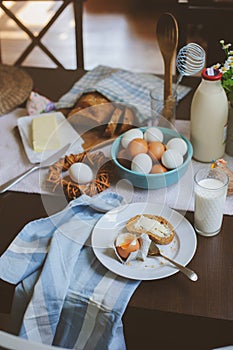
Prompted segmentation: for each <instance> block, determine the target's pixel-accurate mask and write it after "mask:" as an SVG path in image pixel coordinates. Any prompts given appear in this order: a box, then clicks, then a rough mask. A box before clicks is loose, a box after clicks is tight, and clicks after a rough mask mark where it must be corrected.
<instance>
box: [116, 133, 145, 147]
mask: <svg viewBox="0 0 233 350" xmlns="http://www.w3.org/2000/svg"><path fill="white" fill-rule="evenodd" d="M133 139H143V132H142V130H140V129H130V130H128V131H126V132H125V133H124V135H123V136H122V139H121V145H122V147H124V148H127V147H128V144H129V143H130V142H131V141H132V140H133Z"/></svg>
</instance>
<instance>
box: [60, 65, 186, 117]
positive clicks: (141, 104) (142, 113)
mask: <svg viewBox="0 0 233 350" xmlns="http://www.w3.org/2000/svg"><path fill="white" fill-rule="evenodd" d="M163 86H164V81H163V79H161V78H159V77H157V76H155V75H153V74H149V73H134V72H130V71H127V70H124V69H112V68H110V67H107V66H97V67H96V68H94V69H93V70H91V71H89V72H88V73H86V74H85V75H84V76H83V77H82V78H81V79H80V80H79V81H77V82H76V83H75V84H74V85H73V87H72V88H71V89H70V91H68V92H67V93H66V94H65V95H63V96H62V97H61V98H60V100H59V101H58V102H57V104H56V108H57V109H60V108H70V107H73V106H74V104H75V102H76V101H77V99H78V98H79V97H80V96H81V95H82V94H83V93H85V92H91V91H98V92H99V93H101V94H103V95H104V96H106V97H107V98H108V99H109V100H110V101H116V102H121V103H126V104H128V105H131V106H134V107H136V108H137V110H138V112H139V118H140V119H141V120H140V121H141V122H143V121H144V120H145V119H147V118H148V117H149V116H150V91H151V90H152V89H157V90H158V97H161V98H162V97H163ZM189 91H190V88H189V87H187V86H183V85H179V86H178V90H177V100H178V101H179V100H181V99H182V98H183V97H184V96H185V95H186V94H187V93H188V92H189Z"/></svg>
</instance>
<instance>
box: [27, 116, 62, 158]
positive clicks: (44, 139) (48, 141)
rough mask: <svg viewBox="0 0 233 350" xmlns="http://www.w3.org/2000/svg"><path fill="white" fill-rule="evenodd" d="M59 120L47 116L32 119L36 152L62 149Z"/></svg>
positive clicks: (33, 144) (33, 143)
mask: <svg viewBox="0 0 233 350" xmlns="http://www.w3.org/2000/svg"><path fill="white" fill-rule="evenodd" d="M58 131H59V130H58V124H57V118H56V115H54V114H52V113H51V114H50V113H48V114H45V115H42V116H39V117H36V118H33V119H32V146H33V150H34V151H35V152H43V151H46V150H55V149H58V148H60V147H61V143H60V139H59V132H58Z"/></svg>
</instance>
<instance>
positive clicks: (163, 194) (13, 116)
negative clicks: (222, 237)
mask: <svg viewBox="0 0 233 350" xmlns="http://www.w3.org/2000/svg"><path fill="white" fill-rule="evenodd" d="M24 115H25V109H22V108H21V109H20V108H19V109H16V110H15V111H14V112H11V113H9V114H7V115H5V116H2V117H1V118H0V140H1V142H0V154H1V157H0V169H1V171H0V185H1V184H3V183H5V182H6V181H8V180H10V179H11V178H13V177H15V176H16V175H19V174H20V173H22V172H23V171H25V170H26V169H28V168H30V167H31V166H32V164H30V163H29V161H28V159H27V156H26V154H25V151H24V148H23V146H22V142H21V139H20V136H19V134H18V131H17V128H16V125H17V119H18V118H19V117H20V116H24ZM176 129H177V130H178V132H179V133H181V134H183V135H184V136H186V137H187V138H189V133H190V122H189V121H184V120H177V121H176ZM103 151H104V153H105V154H106V156H110V146H108V147H105V148H104V149H103ZM224 159H226V160H227V165H228V166H229V168H230V169H232V170H233V157H229V156H227V155H225V156H224ZM202 166H206V164H203V163H200V162H197V161H195V160H193V159H192V161H191V163H190V166H189V168H188V170H187V172H186V173H185V175H184V176H183V177H182V178H181V179H180V181H179V182H178V183H177V184H174V185H172V186H169V187H167V188H164V189H160V190H150V191H146V190H143V189H139V188H133V187H132V186H129V184H127V183H126V182H124V181H122V180H121V181H118V182H117V183H116V184H114V185H113V186H112V187H111V188H110V191H116V192H117V193H119V194H120V195H123V196H124V198H125V199H126V201H127V202H128V203H131V202H141V201H151V200H152V201H154V200H155V198H156V201H158V202H160V203H161V202H163V203H166V204H167V205H168V206H170V207H171V208H173V209H179V210H182V211H187V210H191V211H193V207H194V200H193V176H194V173H195V172H196V171H197V170H198V168H200V167H202ZM47 173H48V169H41V170H40V171H36V172H34V173H32V174H30V175H29V176H27V177H26V178H25V179H24V180H22V181H20V182H19V183H18V184H17V185H15V186H14V187H12V188H11V190H13V191H22V192H28V193H41V194H51V192H48V190H47V189H46V187H45V180H46V176H47ZM107 191H108V190H107ZM224 214H228V215H233V196H228V197H227V200H226V205H225V209H224Z"/></svg>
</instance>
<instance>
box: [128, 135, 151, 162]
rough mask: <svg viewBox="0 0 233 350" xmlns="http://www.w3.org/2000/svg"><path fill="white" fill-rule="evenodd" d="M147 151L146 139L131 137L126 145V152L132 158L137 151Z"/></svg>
mask: <svg viewBox="0 0 233 350" xmlns="http://www.w3.org/2000/svg"><path fill="white" fill-rule="evenodd" d="M147 151H148V145H147V142H146V140H144V139H139V138H136V139H133V140H132V141H131V142H130V143H129V144H128V147H127V152H128V153H129V155H130V156H131V157H132V158H133V157H135V156H136V155H137V154H139V153H147Z"/></svg>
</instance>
